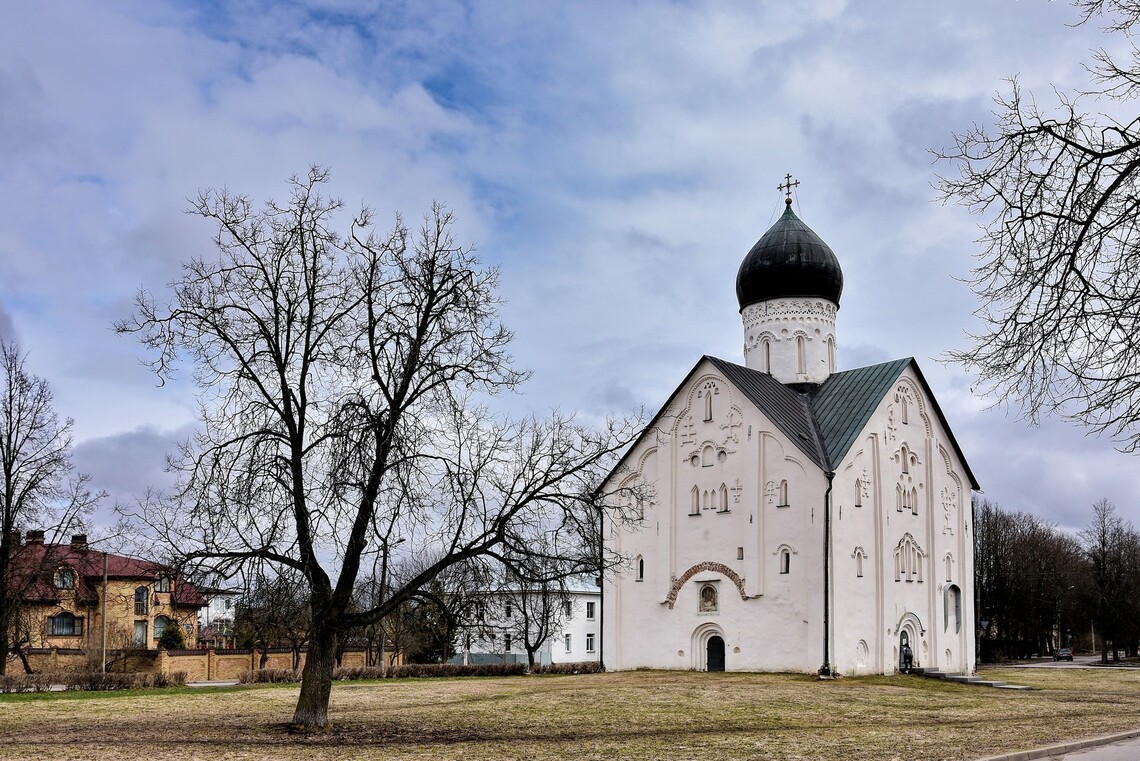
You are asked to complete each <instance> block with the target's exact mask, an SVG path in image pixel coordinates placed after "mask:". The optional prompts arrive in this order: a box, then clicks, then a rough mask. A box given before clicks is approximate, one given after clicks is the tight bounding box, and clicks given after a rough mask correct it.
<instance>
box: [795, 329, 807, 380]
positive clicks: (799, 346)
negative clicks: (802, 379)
mask: <svg viewBox="0 0 1140 761" xmlns="http://www.w3.org/2000/svg"><path fill="white" fill-rule="evenodd" d="M796 372H797V373H800V374H801V375H802V374H803V373H806V372H807V339H806V338H804V337H803V336H796Z"/></svg>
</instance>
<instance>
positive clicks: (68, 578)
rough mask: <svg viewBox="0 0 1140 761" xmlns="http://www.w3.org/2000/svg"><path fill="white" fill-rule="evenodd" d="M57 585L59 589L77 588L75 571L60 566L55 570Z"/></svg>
mask: <svg viewBox="0 0 1140 761" xmlns="http://www.w3.org/2000/svg"><path fill="white" fill-rule="evenodd" d="M55 586H56V588H58V589H75V572H74V571H72V570H71V569H70V568H60V569H59V570H58V571H56V572H55Z"/></svg>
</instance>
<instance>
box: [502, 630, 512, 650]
mask: <svg viewBox="0 0 1140 761" xmlns="http://www.w3.org/2000/svg"><path fill="white" fill-rule="evenodd" d="M510 649H511V635H509V634H504V635H503V650H506V651H508V652H509V651H510Z"/></svg>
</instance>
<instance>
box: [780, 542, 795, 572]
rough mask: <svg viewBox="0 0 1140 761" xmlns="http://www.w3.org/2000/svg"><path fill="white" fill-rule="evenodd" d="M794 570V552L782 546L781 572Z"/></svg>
mask: <svg viewBox="0 0 1140 761" xmlns="http://www.w3.org/2000/svg"><path fill="white" fill-rule="evenodd" d="M791 572H792V553H791V551H790V550H789V549H788V548H787V547H781V548H780V573H791Z"/></svg>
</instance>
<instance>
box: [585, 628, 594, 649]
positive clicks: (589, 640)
mask: <svg viewBox="0 0 1140 761" xmlns="http://www.w3.org/2000/svg"><path fill="white" fill-rule="evenodd" d="M586 652H587V653H592V652H594V633H593V632H589V633H587V634H586Z"/></svg>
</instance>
